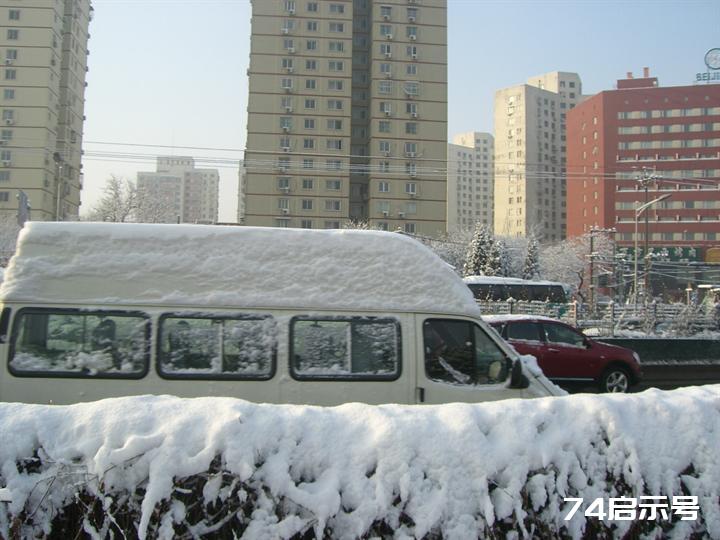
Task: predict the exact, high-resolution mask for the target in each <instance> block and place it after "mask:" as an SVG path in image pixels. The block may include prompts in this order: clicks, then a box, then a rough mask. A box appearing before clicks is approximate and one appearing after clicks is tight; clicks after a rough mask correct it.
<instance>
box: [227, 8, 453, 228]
mask: <svg viewBox="0 0 720 540" xmlns="http://www.w3.org/2000/svg"><path fill="white" fill-rule="evenodd" d="M446 11H447V8H446V0H422V1H419V0H390V1H384V2H380V1H378V0H355V1H350V0H332V1H330V0H318V1H307V0H262V1H259V0H255V1H253V2H252V37H251V53H250V69H249V81H250V88H249V106H248V136H247V147H246V150H245V160H244V166H245V172H246V177H245V180H244V183H243V182H241V191H242V197H243V203H241V205H239V206H241V207H242V208H243V209H244V223H246V224H248V225H263V226H274V227H302V228H339V227H341V226H342V225H343V224H344V222H346V221H348V220H356V221H367V222H369V224H370V225H371V226H373V227H377V228H381V229H386V230H397V229H401V230H404V231H406V232H409V233H418V234H430V235H433V234H438V233H441V232H444V231H445V228H446V173H445V160H446V153H447V16H446V15H447V14H446Z"/></svg>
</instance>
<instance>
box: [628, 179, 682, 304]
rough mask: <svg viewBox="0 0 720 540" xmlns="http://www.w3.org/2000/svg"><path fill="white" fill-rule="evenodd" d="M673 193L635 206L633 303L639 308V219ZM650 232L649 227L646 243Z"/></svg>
mask: <svg viewBox="0 0 720 540" xmlns="http://www.w3.org/2000/svg"><path fill="white" fill-rule="evenodd" d="M671 196H672V193H666V194H665V195H660V197H658V198H657V199H653V200H652V201H649V202H646V203H645V204H643V205H641V206H638V207H637V208H635V273H634V278H633V303H634V304H635V307H636V308H637V287H638V219H640V216H641V215H642V213H643V212H644V211H645V210H647V209H648V208H650V207H651V206H652V205H654V204H656V203H659V202H660V201H664V200H665V199H667V198H668V197H671ZM647 236H648V233H647V229H646V230H645V243H646V245H647V240H648V238H647ZM647 255H648V254H647V249H646V250H645V257H647ZM645 268H646V270H647V263H646V264H645Z"/></svg>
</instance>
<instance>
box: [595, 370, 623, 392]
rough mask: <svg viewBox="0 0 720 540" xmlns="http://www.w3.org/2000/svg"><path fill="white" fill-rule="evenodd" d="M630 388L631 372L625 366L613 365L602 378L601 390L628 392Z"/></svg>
mask: <svg viewBox="0 0 720 540" xmlns="http://www.w3.org/2000/svg"><path fill="white" fill-rule="evenodd" d="M629 389H630V374H629V373H628V371H627V369H625V368H623V367H617V366H614V367H611V368H608V370H607V371H605V373H603V376H602V378H601V379H600V391H601V392H608V393H616V394H617V393H626V392H627V391H628V390H629Z"/></svg>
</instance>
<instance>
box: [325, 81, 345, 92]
mask: <svg viewBox="0 0 720 540" xmlns="http://www.w3.org/2000/svg"><path fill="white" fill-rule="evenodd" d="M342 89H343V81H342V80H340V79H328V90H342Z"/></svg>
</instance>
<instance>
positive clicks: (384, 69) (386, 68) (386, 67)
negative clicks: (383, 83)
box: [380, 62, 392, 75]
mask: <svg viewBox="0 0 720 540" xmlns="http://www.w3.org/2000/svg"><path fill="white" fill-rule="evenodd" d="M391 72H392V68H391V67H390V64H388V63H387V62H383V63H381V64H380V73H382V74H383V75H390V73H391Z"/></svg>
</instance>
